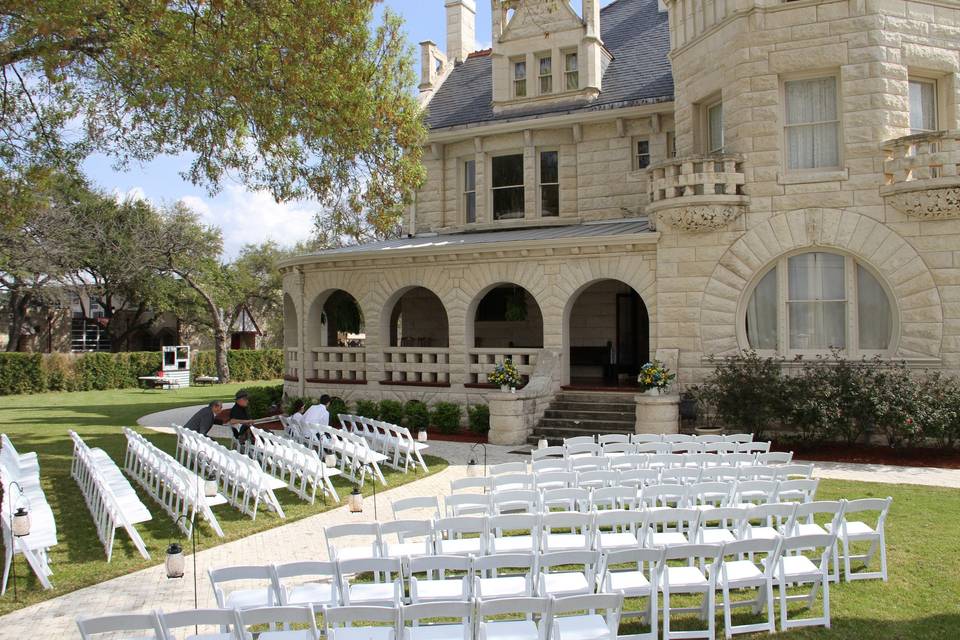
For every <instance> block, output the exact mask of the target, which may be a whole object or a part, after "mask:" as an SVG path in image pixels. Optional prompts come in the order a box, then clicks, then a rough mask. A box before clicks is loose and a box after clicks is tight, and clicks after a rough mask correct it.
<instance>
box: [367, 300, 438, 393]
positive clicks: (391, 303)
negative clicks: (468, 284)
mask: <svg viewBox="0 0 960 640" xmlns="http://www.w3.org/2000/svg"><path fill="white" fill-rule="evenodd" d="M381 318H383V320H382V322H383V323H384V324H383V326H381V328H380V335H381V336H386V337H388V338H389V343H388V345H387V346H385V347H384V353H383V369H384V379H383V380H382V381H381V384H399V385H422V386H449V384H450V348H449V347H450V323H449V320H448V318H447V310H446V308H445V307H444V305H443V302H442V301H441V300H440V297H439V296H438V295H437V294H435V293H434V292H433V291H431V290H430V289H427V288H426V287H421V286H410V287H405V288H403V289H400V290H399V291H397V292H395V293H394V294H393V295H392V296H390V298H389V299H388V300H387V302H386V304H385V305H384V309H383V313H382V314H381Z"/></svg>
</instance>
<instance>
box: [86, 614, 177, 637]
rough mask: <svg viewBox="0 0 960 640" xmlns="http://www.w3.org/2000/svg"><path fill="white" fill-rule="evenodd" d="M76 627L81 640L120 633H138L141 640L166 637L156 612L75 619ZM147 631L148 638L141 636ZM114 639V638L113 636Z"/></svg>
mask: <svg viewBox="0 0 960 640" xmlns="http://www.w3.org/2000/svg"><path fill="white" fill-rule="evenodd" d="M77 627H78V628H79V629H80V637H81V638H83V640H90V639H91V638H93V636H95V635H98V634H101V633H114V634H115V633H121V632H131V631H136V632H140V633H138V634H137V637H139V638H140V639H141V640H147V638H150V639H151V640H154V639H155V640H165V639H166V635H165V634H164V632H163V628H162V627H161V626H160V617H159V616H158V615H157V613H156V612H151V613H119V614H116V615H107V616H97V617H92V618H87V617H81V618H77ZM144 631H149V632H150V633H151V635H150V636H143V635H142V632H144ZM114 637H116V636H114ZM128 637H130V636H128Z"/></svg>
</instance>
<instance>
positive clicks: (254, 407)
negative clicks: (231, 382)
mask: <svg viewBox="0 0 960 640" xmlns="http://www.w3.org/2000/svg"><path fill="white" fill-rule="evenodd" d="M245 391H246V392H247V395H248V396H249V398H250V404H249V407H248V409H249V411H250V417H251V418H263V417H265V416H268V415H270V414H271V413H272V412H273V410H276V409H279V408H280V404H281V401H282V400H283V385H282V384H277V385H270V386H259V387H247V388H246V389H245Z"/></svg>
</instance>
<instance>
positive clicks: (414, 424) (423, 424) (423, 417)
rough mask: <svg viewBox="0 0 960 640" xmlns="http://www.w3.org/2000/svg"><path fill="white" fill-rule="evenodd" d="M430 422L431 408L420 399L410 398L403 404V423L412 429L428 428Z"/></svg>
mask: <svg viewBox="0 0 960 640" xmlns="http://www.w3.org/2000/svg"><path fill="white" fill-rule="evenodd" d="M429 422H430V410H429V409H428V408H427V405H426V404H425V403H423V402H421V401H420V400H408V401H407V404H405V405H404V406H403V425H404V426H405V427H406V428H407V429H410V431H419V430H420V429H426V428H427V424H428V423H429Z"/></svg>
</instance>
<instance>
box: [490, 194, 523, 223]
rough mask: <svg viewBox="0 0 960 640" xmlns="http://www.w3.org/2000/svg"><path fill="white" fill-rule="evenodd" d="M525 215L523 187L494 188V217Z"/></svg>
mask: <svg viewBox="0 0 960 640" xmlns="http://www.w3.org/2000/svg"><path fill="white" fill-rule="evenodd" d="M522 217H523V187H511V188H509V189H494V190H493V219H494V220H509V219H512V218H522Z"/></svg>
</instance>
